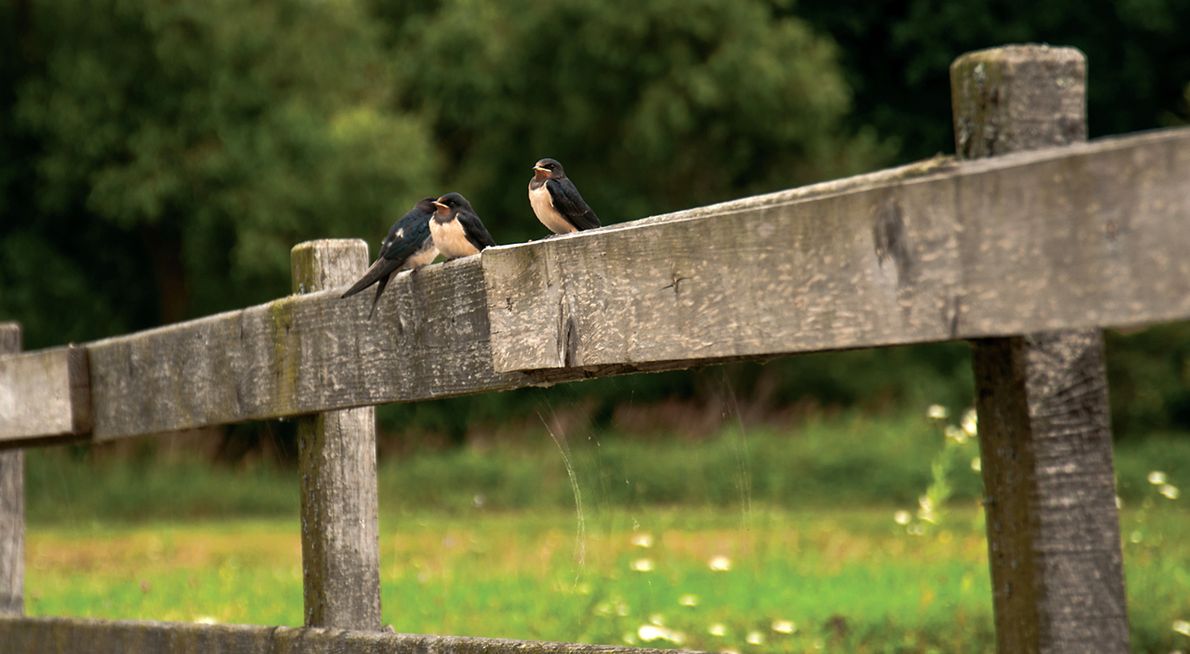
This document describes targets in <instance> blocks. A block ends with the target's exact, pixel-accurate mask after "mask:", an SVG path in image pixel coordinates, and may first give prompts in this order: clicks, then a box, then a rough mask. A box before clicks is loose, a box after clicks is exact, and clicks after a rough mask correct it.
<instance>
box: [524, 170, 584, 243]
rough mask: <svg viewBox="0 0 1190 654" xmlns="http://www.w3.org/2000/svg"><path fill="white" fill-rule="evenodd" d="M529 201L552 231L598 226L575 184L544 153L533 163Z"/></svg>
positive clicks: (567, 230)
mask: <svg viewBox="0 0 1190 654" xmlns="http://www.w3.org/2000/svg"><path fill="white" fill-rule="evenodd" d="M529 204H530V205H532V207H533V213H534V214H536V215H537V219H538V220H540V221H541V224H542V225H545V226H546V227H547V228H549V230H550V231H551V232H553V233H555V234H569V233H570V232H581V231H583V230H584V229H595V228H596V227H599V217H598V216H596V215H595V212H594V211H592V210H591V207H590V206H588V205H587V202H586V200H583V196H582V195H579V192H578V187H576V186H575V185H574V182H572V181H570V178H569V177H567V176H566V171H565V170H562V164H560V163H558V162H557V161H556V160H554V159H550V158H548V157H547V158H545V159H541V160H540V161H538V162H537V163H535V164H533V179H531V180H529Z"/></svg>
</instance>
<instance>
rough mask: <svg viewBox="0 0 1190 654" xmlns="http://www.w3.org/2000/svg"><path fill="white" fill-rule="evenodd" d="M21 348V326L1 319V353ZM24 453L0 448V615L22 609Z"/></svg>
mask: <svg viewBox="0 0 1190 654" xmlns="http://www.w3.org/2000/svg"><path fill="white" fill-rule="evenodd" d="M20 350H21V327H20V325H18V324H16V323H15V322H5V323H0V354H11V353H13V352H19V351H20ZM24 588H25V453H24V452H23V451H21V450H9V451H7V452H0V615H22V614H23V613H24V612H25V593H24Z"/></svg>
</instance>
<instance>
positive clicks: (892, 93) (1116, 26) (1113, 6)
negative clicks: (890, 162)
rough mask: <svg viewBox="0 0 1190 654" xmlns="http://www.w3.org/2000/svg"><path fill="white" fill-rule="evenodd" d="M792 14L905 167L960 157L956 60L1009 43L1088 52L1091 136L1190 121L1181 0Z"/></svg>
mask: <svg viewBox="0 0 1190 654" xmlns="http://www.w3.org/2000/svg"><path fill="white" fill-rule="evenodd" d="M786 11H787V12H789V13H792V14H794V15H796V16H798V17H799V18H802V19H804V20H806V21H807V22H809V23H810V24H811V25H813V26H814V27H815V28H817V29H819V30H820V31H822V32H823V33H827V34H830V35H831V36H832V37H833V38H834V39H835V40H836V41H837V42H838V44H839V52H840V53H841V56H842V63H843V65H844V67H845V69H846V71H847V82H848V84H849V85H850V86H851V87H852V89H853V90H854V93H855V111H854V112H853V113H852V115H851V118H852V121H853V123H854V124H856V125H864V126H871V127H873V128H875V129H876V130H877V133H878V134H880V136H881V137H883V138H894V139H896V140H897V142H898V143H899V145H900V159H901V160H903V161H908V160H912V159H918V158H922V157H928V156H931V155H933V154H935V153H938V152H952V151H953V150H954V139H953V136H952V132H951V127H950V102H949V100H950V78H949V67H950V62H952V61H954V59H955V58H956V57H958V56H959V55H961V54H963V53H964V52H968V51H971V50H978V49H981V48H990V47H995V46H999V45H1005V44H1009V43H1026V42H1034V43H1050V44H1053V45H1069V46H1074V47H1077V48H1079V49H1081V50H1082V51H1083V52H1084V53H1086V55H1087V58H1088V62H1089V65H1088V85H1087V96H1088V98H1087V99H1088V116H1089V123H1090V124H1089V127H1090V132H1091V135H1092V136H1099V135H1107V134H1122V133H1125V132H1132V131H1137V130H1142V129H1151V128H1153V127H1157V126H1160V125H1167V124H1172V123H1174V122H1177V121H1178V120H1179V116H1180V120H1181V121H1183V122H1184V120H1185V119H1186V118H1187V117H1190V103H1182V102H1181V98H1182V93H1183V90H1184V89H1185V86H1186V84H1187V81H1190V57H1188V56H1187V54H1190V49H1188V48H1187V45H1186V44H1187V41H1186V34H1185V26H1186V25H1188V24H1190V3H1187V2H1185V1H1184V0H1130V1H1127V2H1112V1H1110V0H1091V1H1090V2H1087V1H1084V0H1057V1H1049V2H1044V3H1038V2H1033V1H1031V0H1007V1H1006V0H968V1H966V2H939V1H938V0H898V1H896V2H879V3H875V2H874V3H863V4H861V5H856V6H850V5H849V6H842V5H840V4H839V3H837V2H829V1H827V0H801V1H799V2H797V3H796V4H792V5H790V6H789V8H788V9H787V10H786Z"/></svg>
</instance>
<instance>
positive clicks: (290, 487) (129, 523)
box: [26, 415, 1190, 653]
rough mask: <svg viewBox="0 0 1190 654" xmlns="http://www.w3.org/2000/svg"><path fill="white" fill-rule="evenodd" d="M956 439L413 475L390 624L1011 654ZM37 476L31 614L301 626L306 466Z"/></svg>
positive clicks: (1126, 476)
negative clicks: (932, 511)
mask: <svg viewBox="0 0 1190 654" xmlns="http://www.w3.org/2000/svg"><path fill="white" fill-rule="evenodd" d="M942 427H943V425H942V424H941V423H938V422H931V421H928V420H925V419H924V418H922V417H920V416H910V415H905V416H899V417H897V416H894V417H891V418H889V417H884V418H868V417H863V416H855V415H851V416H839V417H834V418H824V419H822V420H818V421H811V422H809V423H807V424H805V425H803V426H802V427H800V428H799V429H798V430H796V432H795V433H792V434H790V433H778V432H775V431H771V430H759V429H755V430H746V431H745V430H732V431H727V432H724V433H723V434H721V435H719V437H717V438H714V439H711V440H707V441H697V442H693V441H688V440H681V439H676V438H673V437H664V436H658V437H654V438H649V439H639V438H638V439H629V438H625V437H619V436H616V435H607V434H604V435H601V436H596V435H593V434H582V433H571V434H567V435H564V436H565V440H563V441H561V443H560V444H555V443H554V442H552V441H551V440H548V439H549V437H548V436H544V435H543V439H542V440H541V441H540V442H537V443H526V442H523V441H522V442H520V443H516V444H505V445H488V446H485V447H476V448H471V449H464V450H455V451H448V452H436V453H422V454H418V455H416V456H409V457H405V458H403V459H401V460H389V461H387V462H385V463H384V464H383V465H382V467H381V475H380V486H381V508H382V516H381V529H382V537H381V556H382V571H381V574H382V584H383V590H382V592H383V597H382V601H383V606H384V616H385V620H386V621H387V622H389V623H390V624H392V625H393V627H394V628H396V629H397V630H399V631H405V632H420V633H441V634H447V633H450V634H460V635H485V636H502V637H511V638H532V639H547V640H578V641H584V642H599V643H632V644H648V645H654V646H676V645H681V646H683V647H687V648H695V649H706V650H713V651H721V650H734V651H738V652H740V653H748V652H819V651H840V652H934V651H937V652H957V651H962V652H980V651H990V650H991V647H992V621H991V605H990V592H989V589H988V577H987V563H986V544H985V542H984V535H983V525H982V516H981V514H980V512H979V510H978V509H977V508H976V507H977V496H978V492H979V491H978V489H979V482H978V474H977V473H976V472H974V471H973V469H972V468H973V466H972V464H973V463H974V459H975V457H976V456H977V454H978V452H977V447H976V444H975V442H974V441H972V440H963V439H958V440H956V439H953V438H952V439H949V440H947V439H944V438H943V437H942V436H941V433H942ZM952 431H953V430H952ZM944 443H945V445H944ZM562 452H565V456H562V454H561V453H562ZM95 458H97V459H98V460H92V459H95ZM28 468H29V498H28V499H29V501H28V505H29V520H30V529H29V538H28V571H27V582H26V587H27V604H28V610H29V612H30V613H31V614H34V615H78V616H95V617H105V618H135V619H164V620H182V621H194V620H203V621H217V622H239V623H255V624H283V625H299V624H300V623H301V597H302V592H301V568H300V546H299V541H298V534H297V529H298V518H297V490H296V476H295V475H296V473H294V472H293V471H292V470H284V469H279V468H276V467H270V466H246V467H241V468H238V469H218V468H217V469H212V468H211V467H210V466H207V465H204V464H201V463H197V462H186V461H181V462H176V461H175V462H172V463H160V462H157V463H152V464H147V465H146V464H144V463H142V464H140V465H138V464H136V463H135V462H129V461H128V460H105V459H104V458H103V457H102V455H101V456H99V457H92V456H90V455H87V456H81V455H80V452H79V451H72V450H53V451H43V452H34V453H31V455H30V457H29V462H28ZM1157 469H1160V470H1161V471H1162V472H1164V473H1165V474H1166V476H1167V479H1168V482H1170V483H1172V484H1177V483H1182V481H1183V480H1186V479H1190V439H1186V438H1185V437H1177V436H1175V437H1170V438H1164V439H1160V438H1154V439H1150V440H1147V441H1144V442H1142V443H1138V444H1135V445H1125V446H1121V447H1120V448H1117V472H1118V476H1119V487H1120V493H1121V495H1122V496H1123V498H1124V507H1125V510H1124V514H1123V527H1124V536H1125V541H1126V543H1125V558H1126V565H1127V576H1128V583H1129V593H1130V596H1129V602H1130V607H1129V610H1130V615H1131V619H1132V625H1133V645H1134V648H1135V649H1136V651H1141V652H1170V651H1177V650H1183V651H1184V650H1187V649H1190V636H1185V635H1182V634H1179V633H1177V632H1176V631H1175V630H1174V625H1175V622H1176V621H1178V620H1190V514H1188V512H1187V510H1186V505H1185V502H1186V500H1185V498H1180V499H1170V498H1168V497H1165V496H1163V495H1161V491H1162V487H1161V485H1160V484H1152V483H1150V482H1149V480H1148V476H1149V473H1150V472H1152V471H1154V470H1157ZM939 478H941V481H942V482H944V483H942V484H941V485H939V483H938V481H939ZM940 488H941V489H943V490H939V489H940ZM939 493H940V494H939ZM922 494H931V496H937V497H946V496H949V502H948V503H947V504H946V505H945V506H944V509H945V510H944V511H942V512H941V517H939V518H938V519H939V520H941V524H940V525H938V526H931V525H930V524H928V523H924V522H922V521H921V520H920V519H918V517H916V513H917V512H916V509H917V508H918V497H919V496H920V495H922ZM578 507H581V509H579V508H578ZM898 512H903V514H902V516H901V518H902V521H905V520H908V524H898V523H897V522H896V521H895V520H894V516H895V515H896V514H897V513H898Z"/></svg>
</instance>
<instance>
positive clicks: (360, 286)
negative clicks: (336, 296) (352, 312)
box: [341, 198, 438, 319]
mask: <svg viewBox="0 0 1190 654" xmlns="http://www.w3.org/2000/svg"><path fill="white" fill-rule="evenodd" d="M434 208H435V207H434V198H422V199H421V200H419V201H418V203H417V204H415V205H413V208H412V209H410V210H409V212H408V213H406V214H405V215H404V216H402V217H401V219H400V220H398V221H397V222H395V223H393V226H392V227H391V228H389V230H388V236H386V237H384V240H383V241H381V242H380V254H378V255H377V256H376V261H375V262H374V263H373V264H372V267H371V268H368V270H367V271H366V272H364V276H363V277H360V278H359V281H358V282H356V283H355V284H352V286H351V288H349V289H347V292H346V293H344V294H343V295H342V296H341V297H345V298H347V297H351V296H352V295H355V294H356V293H359V292H360V291H362V290H364V289H365V288H368V287H369V286H371V285H372V284H377V286H376V296H375V297H373V298H372V310H371V311H369V312H368V318H369V319H371V318H372V315H373V314H375V313H376V303H378V302H380V294H381V293H384V287H385V286H386V285H388V280H389V278H390V277H392V275H393V274H394V273H398V272H401V271H402V270H415V269H417V268H420V267H422V266H424V265H426V264H428V263H430V262H431V261H433V260H434V258H435V257H437V256H438V248H437V247H435V246H434V239H433V237H432V236H431V235H430V217H431V216H433V215H434Z"/></svg>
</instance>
